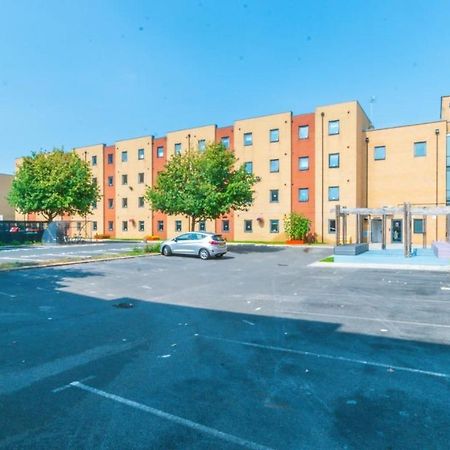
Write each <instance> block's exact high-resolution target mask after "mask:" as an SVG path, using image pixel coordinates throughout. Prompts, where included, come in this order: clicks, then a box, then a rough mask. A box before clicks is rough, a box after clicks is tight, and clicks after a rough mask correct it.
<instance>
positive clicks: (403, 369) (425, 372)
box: [199, 335, 450, 379]
mask: <svg viewBox="0 0 450 450" xmlns="http://www.w3.org/2000/svg"><path fill="white" fill-rule="evenodd" d="M199 337H201V338H204V339H212V340H215V341H221V342H227V343H229V344H239V345H245V346H247V347H255V348H262V349H264V350H272V351H276V352H284V353H293V354H295V355H302V356H314V357H315V358H323V359H331V360H333V361H341V362H347V363H352V364H362V365H364V366H371V367H378V368H380V369H388V370H398V371H399V372H409V373H416V374H420V375H429V376H431V377H438V378H447V379H450V374H448V373H442V372H432V371H430V370H422V369H415V368H413V367H403V366H393V365H391V364H384V363H378V362H375V361H365V360H363V359H354V358H347V357H345V356H335V355H328V354H326V353H315V352H309V351H304V350H295V349H292V348H284V347H276V346H273V345H263V344H255V343H254V342H245V341H237V340H234V339H226V338H221V337H215V336H205V335H199Z"/></svg>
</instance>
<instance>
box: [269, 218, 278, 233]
mask: <svg viewBox="0 0 450 450" xmlns="http://www.w3.org/2000/svg"><path fill="white" fill-rule="evenodd" d="M270 232H271V233H279V232H280V221H279V220H278V219H277V220H271V221H270Z"/></svg>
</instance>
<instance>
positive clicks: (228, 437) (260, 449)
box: [70, 381, 271, 450]
mask: <svg viewBox="0 0 450 450" xmlns="http://www.w3.org/2000/svg"><path fill="white" fill-rule="evenodd" d="M70 386H72V387H75V388H78V389H81V390H83V391H86V392H90V393H92V394H95V395H98V396H100V397H104V398H107V399H109V400H114V401H116V402H118V403H122V404H123V405H127V406H130V407H132V408H135V409H139V410H141V411H144V412H147V413H150V414H153V415H154V416H156V417H160V418H161V419H166V420H169V421H171V422H173V423H176V424H178V425H182V426H184V427H187V428H191V429H192V430H195V431H198V432H200V433H204V434H208V435H210V436H213V437H215V438H217V439H221V440H222V441H225V442H230V443H231V444H236V445H240V446H241V447H244V448H249V449H254V450H271V449H270V447H266V446H264V445H260V444H257V443H256V442H252V441H248V440H246V439H242V438H240V437H237V436H234V435H232V434H228V433H224V432H223V431H219V430H216V429H215V428H211V427H207V426H206V425H202V424H200V423H197V422H193V421H191V420H189V419H185V418H183V417H180V416H175V415H173V414H170V413H167V412H165V411H161V410H159V409H155V408H152V407H151V406H147V405H144V404H142V403H138V402H135V401H133V400H128V399H126V398H124V397H120V396H119V395H115V394H110V393H109V392H105V391H102V390H100V389H96V388H93V387H91V386H88V385H87V384H84V383H81V382H80V381H73V382H72V383H70Z"/></svg>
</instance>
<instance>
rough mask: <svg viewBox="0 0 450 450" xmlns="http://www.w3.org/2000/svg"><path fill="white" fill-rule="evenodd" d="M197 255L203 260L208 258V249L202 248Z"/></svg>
mask: <svg viewBox="0 0 450 450" xmlns="http://www.w3.org/2000/svg"><path fill="white" fill-rule="evenodd" d="M198 256H200V259H203V260H205V259H208V258H209V252H208V250H206V248H202V249H200V251H199V252H198Z"/></svg>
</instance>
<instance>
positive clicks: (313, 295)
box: [0, 246, 450, 449]
mask: <svg viewBox="0 0 450 450" xmlns="http://www.w3.org/2000/svg"><path fill="white" fill-rule="evenodd" d="M328 252H329V250H325V249H300V248H288V249H285V248H276V247H270V248H262V247H246V246H241V247H238V248H235V249H233V251H232V252H230V253H229V254H228V255H226V256H225V257H224V258H222V259H220V260H209V261H201V260H199V259H197V258H190V257H170V258H164V257H162V256H150V257H148V258H139V259H134V260H120V261H112V262H107V263H89V264H83V265H79V266H68V267H57V268H47V269H32V270H27V271H16V272H3V273H1V274H0V346H1V347H0V348H1V349H2V351H1V352H0V448H2V449H17V448H20V449H61V448H68V449H97V448H103V449H235V448H252V449H259V448H277V449H312V448H314V449H361V448H365V449H367V448H369V449H372V448H374V449H388V448H392V449H404V448H407V449H423V448H427V449H441V448H442V449H444V448H445V449H446V448H448V443H449V442H450V409H449V393H450V392H449V387H450V385H449V382H450V352H449V344H450V324H449V321H448V317H449V312H450V280H449V278H448V275H447V274H443V273H420V272H408V271H398V272H395V271H383V270H380V271H367V270H359V269H336V270H335V269H321V268H312V267H308V264H309V263H311V262H313V261H316V260H318V259H320V258H322V257H324V256H327V254H328ZM130 303H131V304H133V306H134V307H132V308H120V307H117V305H119V304H125V305H124V306H129V304H130Z"/></svg>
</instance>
